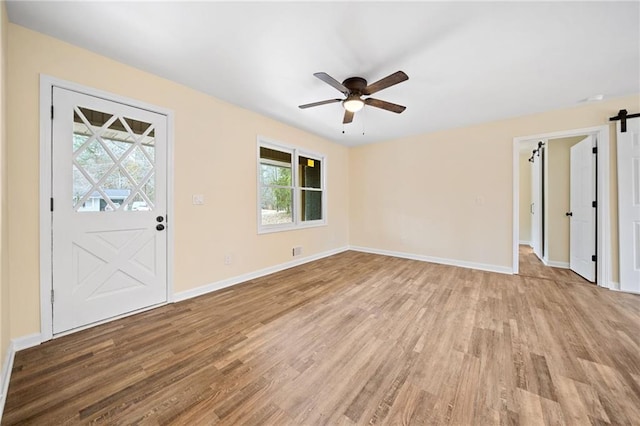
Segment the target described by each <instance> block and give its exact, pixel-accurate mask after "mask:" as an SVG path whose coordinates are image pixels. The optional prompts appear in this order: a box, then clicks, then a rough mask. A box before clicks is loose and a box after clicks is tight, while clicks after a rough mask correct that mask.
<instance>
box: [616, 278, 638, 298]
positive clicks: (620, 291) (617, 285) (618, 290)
mask: <svg viewBox="0 0 640 426" xmlns="http://www.w3.org/2000/svg"><path fill="white" fill-rule="evenodd" d="M609 290H613V291H617V292H618V293H626V294H638V295H640V291H629V290H620V283H618V282H614V281H612V282H611V287H609Z"/></svg>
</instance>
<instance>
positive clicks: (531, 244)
mask: <svg viewBox="0 0 640 426" xmlns="http://www.w3.org/2000/svg"><path fill="white" fill-rule="evenodd" d="M518 244H520V245H521V246H529V247H533V243H532V242H531V241H524V240H520V242H519V243H518Z"/></svg>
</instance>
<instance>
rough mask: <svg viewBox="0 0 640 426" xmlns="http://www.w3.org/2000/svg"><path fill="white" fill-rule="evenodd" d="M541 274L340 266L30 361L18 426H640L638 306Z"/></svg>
mask: <svg viewBox="0 0 640 426" xmlns="http://www.w3.org/2000/svg"><path fill="white" fill-rule="evenodd" d="M530 261H532V260H531V259H529V258H527V253H526V252H524V253H523V263H526V262H530ZM532 265H533V263H532ZM532 265H529V266H531V267H529V269H527V268H526V267H523V268H522V270H523V272H527V271H529V272H528V273H529V274H532V275H521V276H510V275H501V274H494V273H488V272H480V271H474V270H469V269H461V268H456V267H450V266H443V265H435V264H430V263H424V262H418V261H412V260H404V259H397V258H390V257H384V256H378V255H371V254H364V253H357V252H346V253H342V254H339V255H336V256H332V257H329V258H326V259H322V260H319V261H316V262H313V263H309V264H306V265H303V266H300V267H297V268H293V269H290V270H287V271H283V272H280V273H277V274H274V275H271V276H268V277H264V278H260V279H256V280H253V281H250V282H248V283H246V284H242V285H239V286H235V287H232V288H229V289H226V290H222V291H219V292H216V293H213V294H209V295H205V296H202V297H199V298H196V299H191V300H188V301H185V302H181V303H176V304H172V305H168V306H165V307H162V308H159V309H156V310H153V311H150V312H146V313H143V314H139V315H136V316H133V317H129V318H126V319H122V320H118V321H115V322H112V323H109V324H106V325H103V326H99V327H95V328H92V329H90V330H86V331H82V332H78V333H76V334H73V335H70V336H66V337H62V338H59V339H56V340H54V341H50V342H47V343H44V344H42V345H40V346H38V347H35V348H31V349H27V350H24V351H21V352H19V353H17V354H16V358H15V364H14V369H13V373H12V378H11V384H10V387H9V394H8V399H7V402H6V408H5V414H4V418H3V423H4V424H18V423H20V424H45V425H49V424H76V423H102V424H188V425H200V424H228V425H232V424H247V425H268V424H275V425H289V424H291V425H299V424H308V425H315V424H328V425H337V424H374V423H375V424H412V425H422V424H451V425H467V424H468V425H491V424H523V425H524V424H543V423H544V424H575V425H589V424H597V425H606V424H612V425H614V424H615V425H629V424H636V425H637V424H640V297H638V296H634V295H629V294H622V293H617V292H613V291H608V290H603V289H600V288H598V287H596V286H595V285H592V284H587V283H585V282H584V281H583V280H581V279H578V278H577V277H575V276H571V274H569V273H568V271H563V270H551V271H549V270H543V272H542V273H540V272H538V273H536V272H535V271H534V270H535V269H536V268H534V267H533V266H532ZM540 274H542V275H540ZM540 276H542V277H541V278H540Z"/></svg>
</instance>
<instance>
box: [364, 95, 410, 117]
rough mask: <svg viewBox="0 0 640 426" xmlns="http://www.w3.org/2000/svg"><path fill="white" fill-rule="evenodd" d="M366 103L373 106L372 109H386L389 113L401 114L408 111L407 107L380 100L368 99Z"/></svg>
mask: <svg viewBox="0 0 640 426" xmlns="http://www.w3.org/2000/svg"><path fill="white" fill-rule="evenodd" d="M364 103H365V104H367V105H371V106H372V107H376V108H381V109H385V110H387V111H392V112H395V113H398V114H400V113H401V112H402V111H404V110H405V109H407V107H405V106H402V105H398V104H392V103H391V102H387V101H381V100H380V99H374V98H367V99H365V100H364Z"/></svg>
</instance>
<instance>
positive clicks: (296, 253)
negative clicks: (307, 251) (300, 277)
mask: <svg viewBox="0 0 640 426" xmlns="http://www.w3.org/2000/svg"><path fill="white" fill-rule="evenodd" d="M292 253H293V256H300V255H301V254H302V246H298V247H294V248H293V250H292Z"/></svg>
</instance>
